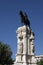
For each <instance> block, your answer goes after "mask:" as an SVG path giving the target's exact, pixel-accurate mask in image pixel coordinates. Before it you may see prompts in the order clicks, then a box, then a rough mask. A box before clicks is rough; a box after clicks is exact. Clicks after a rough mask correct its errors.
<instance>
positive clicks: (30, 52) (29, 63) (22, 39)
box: [14, 11, 36, 65]
mask: <svg viewBox="0 0 43 65" xmlns="http://www.w3.org/2000/svg"><path fill="white" fill-rule="evenodd" d="M20 16H21V22H22V23H23V25H22V26H21V27H19V28H18V29H17V31H16V33H17V54H16V60H15V62H14V65H36V57H35V53H34V52H35V47H34V36H35V35H34V32H33V31H32V29H31V28H30V21H29V20H28V17H27V15H26V13H23V12H22V11H20Z"/></svg>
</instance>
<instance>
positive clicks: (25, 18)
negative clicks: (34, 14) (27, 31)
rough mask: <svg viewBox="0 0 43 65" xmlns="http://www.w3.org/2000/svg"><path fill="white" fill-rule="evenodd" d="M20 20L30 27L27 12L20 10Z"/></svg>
mask: <svg viewBox="0 0 43 65" xmlns="http://www.w3.org/2000/svg"><path fill="white" fill-rule="evenodd" d="M20 16H21V22H22V23H24V24H25V25H26V26H27V25H28V26H29V27H30V21H29V20H28V17H27V14H26V13H23V12H22V11H20Z"/></svg>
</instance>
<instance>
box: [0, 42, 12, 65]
mask: <svg viewBox="0 0 43 65" xmlns="http://www.w3.org/2000/svg"><path fill="white" fill-rule="evenodd" d="M12 64H13V59H12V51H11V48H10V46H9V45H7V44H4V43H2V42H0V65H12Z"/></svg>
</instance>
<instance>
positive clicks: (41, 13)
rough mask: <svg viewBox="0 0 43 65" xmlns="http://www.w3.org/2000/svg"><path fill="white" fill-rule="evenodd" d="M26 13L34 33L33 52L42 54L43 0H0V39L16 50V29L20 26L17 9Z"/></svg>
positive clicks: (13, 50) (14, 51) (14, 52)
mask: <svg viewBox="0 0 43 65" xmlns="http://www.w3.org/2000/svg"><path fill="white" fill-rule="evenodd" d="M20 10H22V11H24V12H26V13H27V15H28V18H29V20H30V25H31V28H32V30H33V31H34V33H35V41H34V44H35V54H36V55H39V54H43V0H0V41H3V42H4V43H7V44H9V45H10V47H11V49H12V52H13V56H12V57H13V59H14V58H15V54H16V52H17V38H16V30H17V28H18V27H20V26H21V21H20V16H19V11H20Z"/></svg>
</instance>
